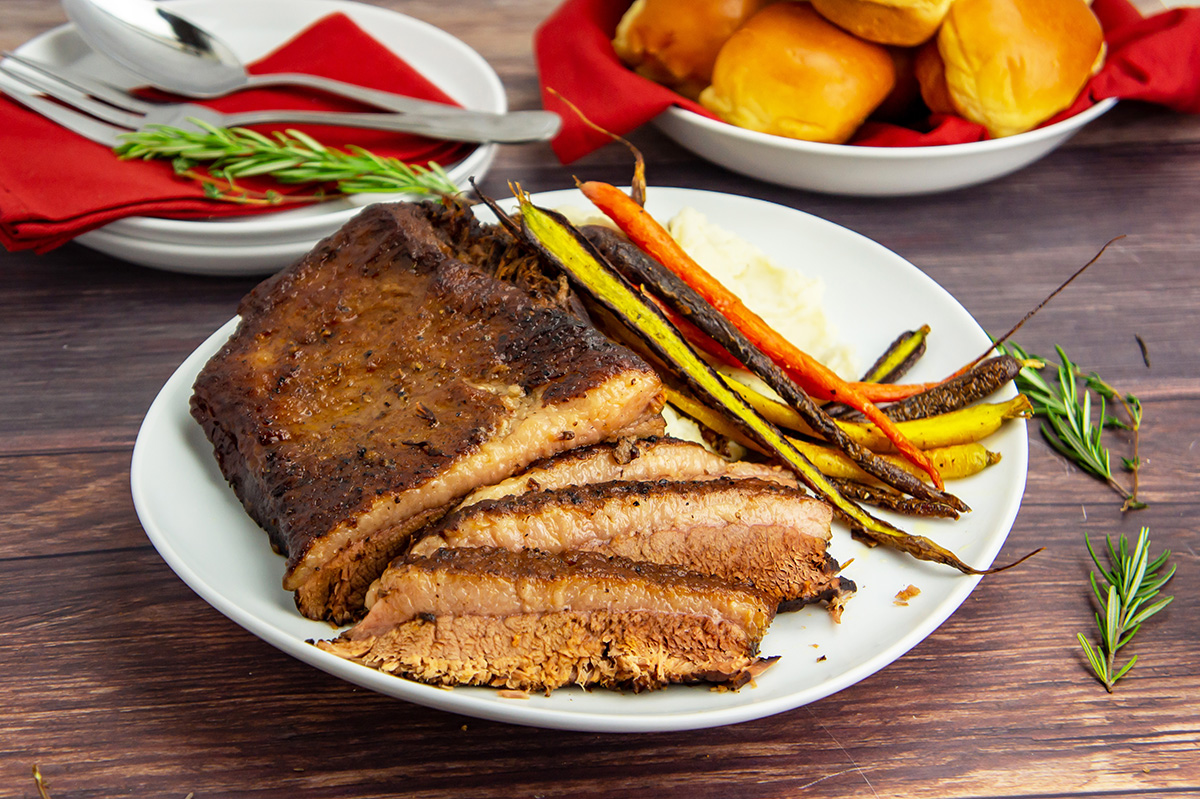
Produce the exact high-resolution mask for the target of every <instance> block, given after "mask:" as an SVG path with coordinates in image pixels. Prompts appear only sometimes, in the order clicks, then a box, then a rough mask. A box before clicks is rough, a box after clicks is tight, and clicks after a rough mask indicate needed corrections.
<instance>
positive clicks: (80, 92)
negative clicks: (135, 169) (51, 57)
mask: <svg viewBox="0 0 1200 799" xmlns="http://www.w3.org/2000/svg"><path fill="white" fill-rule="evenodd" d="M4 55H5V56H6V58H5V60H4V61H0V72H3V73H4V74H5V75H6V76H8V78H9V79H10V80H11V81H14V82H15V83H16V84H18V86H17V87H10V86H9V85H8V84H7V83H6V84H5V85H4V86H0V88H5V92H6V93H7V94H8V95H9V96H10V97H12V98H13V99H14V100H17V101H18V102H21V103H23V104H24V105H26V106H28V107H29V108H31V109H32V110H34V111H37V112H38V113H42V114H44V115H45V116H47V117H49V118H51V119H54V120H55V121H56V122H58V123H59V124H64V125H65V126H66V127H69V128H71V129H72V130H75V132H77V133H80V134H81V135H84V136H87V137H88V138H91V139H93V141H99V142H100V143H102V144H106V145H108V146H113V145H114V144H115V143H116V142H117V139H116V138H115V137H116V136H118V135H119V134H120V133H122V132H130V131H140V130H145V129H146V128H147V127H149V126H151V125H168V126H171V127H177V128H184V129H195V130H198V129H199V126H198V125H196V124H195V123H194V122H192V121H191V120H192V119H198V120H201V121H203V122H206V123H208V124H210V125H213V126H215V127H219V128H228V127H239V126H244V125H260V124H267V123H271V122H280V123H293V124H310V125H337V126H339V127H348V128H369V129H372V130H389V131H396V132H400V133H416V134H420V135H423V136H429V137H432V138H436V139H449V140H452V141H466V142H503V143H521V142H529V141H543V140H545V139H549V138H552V137H553V136H554V134H555V133H557V132H558V127H559V125H558V120H557V117H552V118H548V117H546V116H545V115H542V114H541V113H540V112H538V116H537V118H536V124H533V123H535V119H534V118H532V117H531V116H529V115H525V114H524V112H519V111H518V112H514V113H509V114H492V113H488V112H483V111H469V110H466V109H461V108H455V107H452V106H448V107H447V110H446V111H445V112H405V113H355V112H348V113H341V112H330V111H294V110H287V109H278V110H267V111H246V112H241V113H235V114H223V113H220V112H218V111H214V110H213V109H211V108H208V107H207V106H203V105H198V104H196V103H152V102H148V101H146V100H143V99H141V98H139V97H134V96H133V95H131V94H127V93H126V92H123V91H121V90H120V89H116V88H114V87H112V86H109V85H108V84H105V83H101V82H99V81H93V80H90V79H88V78H85V77H82V76H79V75H68V74H66V73H64V72H62V71H59V70H56V69H55V68H53V67H51V66H50V65H48V64H44V63H41V62H39V61H34V60H33V59H30V58H25V57H23V56H19V55H15V54H13V53H5V54H4ZM10 62H13V63H16V64H20V65H21V67H24V69H21V68H18V67H16V66H13V63H10ZM18 87H19V88H20V89H24V90H25V91H11V90H10V88H13V89H16V88H18ZM29 90H32V91H33V92H40V93H42V94H45V95H47V96H49V97H53V98H54V99H56V100H58V101H59V102H61V103H66V104H67V105H69V106H71V107H72V108H75V109H77V110H79V111H82V112H84V113H85V114H87V115H89V116H90V117H93V118H95V119H98V120H102V121H103V122H105V123H108V124H107V125H106V126H105V127H106V128H107V127H109V126H112V127H114V128H116V129H117V130H116V131H115V132H114V131H112V130H105V129H94V128H93V127H89V126H84V125H81V126H79V127H78V128H77V127H73V126H72V125H66V124H65V123H64V122H63V115H61V114H59V115H55V114H53V113H50V111H52V109H48V108H47V106H48V105H55V104H53V103H49V102H48V101H46V100H44V99H42V100H41V101H40V102H36V101H37V100H38V99H39V98H36V96H35V95H33V94H31V92H30V91H29ZM30 99H33V100H35V102H32V103H31V102H29V100H30ZM59 107H60V108H61V106H59ZM79 128H83V129H84V130H88V131H89V132H84V131H83V130H81V129H79Z"/></svg>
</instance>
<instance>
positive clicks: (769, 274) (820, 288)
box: [667, 208, 857, 380]
mask: <svg viewBox="0 0 1200 799" xmlns="http://www.w3.org/2000/svg"><path fill="white" fill-rule="evenodd" d="M667 230H669V231H670V233H671V235H672V236H673V237H674V238H675V240H676V241H677V242H679V245H680V246H681V247H683V249H684V250H686V251H687V254H688V255H690V256H692V257H693V258H695V259H696V262H697V263H699V264H700V265H701V266H703V267H704V268H705V269H706V270H708V272H709V273H710V274H711V275H712V276H713V277H715V278H716V279H717V280H719V281H721V283H723V284H724V285H725V286H727V287H728V288H729V289H730V290H731V291H733V292H734V293H735V294H737V296H738V299H740V300H741V301H742V302H744V303H746V306H747V307H749V308H750V310H752V311H754V312H755V313H757V314H758V315H759V316H761V317H762V318H763V319H764V320H766V322H767V324H769V325H770V326H771V327H773V328H775V330H777V331H778V332H779V333H780V334H782V335H783V337H784V338H786V339H788V340H789V341H791V342H792V343H793V344H795V345H796V346H797V347H799V348H800V349H802V350H804V351H805V352H807V353H808V354H809V355H811V356H813V357H814V358H816V359H817V360H818V361H820V362H821V363H823V364H825V365H826V366H828V367H829V368H830V369H832V370H833V371H835V372H837V373H838V375H840V376H841V377H844V378H846V379H847V380H855V379H857V375H856V364H855V357H854V352H853V350H852V349H851V348H850V347H848V346H847V345H845V344H843V343H841V342H840V341H838V335H837V330H836V329H835V328H834V326H833V324H832V323H831V322H830V321H829V319H828V318H827V317H826V316H825V310H824V308H823V307H822V301H823V299H824V295H825V284H824V283H822V282H821V281H819V280H815V279H813V278H809V277H805V276H804V275H802V274H801V273H800V272H797V271H796V270H795V269H787V268H785V267H782V266H780V265H779V264H777V263H775V262H774V261H772V260H771V259H770V258H768V257H767V255H766V254H765V253H763V252H762V251H761V250H759V249H758V248H757V247H755V246H754V245H753V244H751V243H750V242H748V241H746V240H744V239H742V238H740V237H738V236H736V235H734V234H733V233H730V232H729V231H727V230H724V229H722V228H721V227H720V226H719V225H715V224H713V223H712V222H709V221H708V219H707V218H706V217H705V216H704V214H702V213H700V212H699V211H697V210H695V209H692V208H684V209H683V210H682V211H680V212H679V213H678V214H676V215H675V218H674V219H672V220H671V221H670V222H668V223H667Z"/></svg>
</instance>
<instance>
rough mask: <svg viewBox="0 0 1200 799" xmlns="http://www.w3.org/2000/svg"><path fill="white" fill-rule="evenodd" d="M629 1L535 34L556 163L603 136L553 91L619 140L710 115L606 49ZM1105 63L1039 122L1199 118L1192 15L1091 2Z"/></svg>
mask: <svg viewBox="0 0 1200 799" xmlns="http://www.w3.org/2000/svg"><path fill="white" fill-rule="evenodd" d="M628 7H629V2H628V0H566V2H564V3H563V4H562V5H561V6H560V7H559V8H558V10H556V11H555V12H554V14H552V15H551V16H550V17H549V18H548V19H547V20H546V21H545V22H543V23H542V25H541V26H540V27H539V28H538V30H537V33H536V35H535V37H534V49H535V53H536V57H537V65H538V74H539V76H540V78H541V84H542V103H543V104H544V105H545V107H546V108H547V109H549V110H551V111H557V112H558V113H559V114H560V115H561V116H562V118H563V129H562V132H561V133H560V134H559V135H558V137H557V138H556V139H555V140H554V142H553V147H554V151H555V153H557V155H558V157H559V159H561V160H562V162H563V163H564V164H566V163H570V162H571V161H574V160H576V159H578V158H581V157H582V156H584V155H587V154H588V153H590V152H591V151H593V150H595V149H597V148H599V147H601V146H603V145H605V144H608V143H609V142H610V141H611V139H609V138H608V137H606V136H605V135H604V134H602V133H598V132H597V131H594V130H592V129H591V128H589V127H587V126H586V125H584V124H583V123H582V122H581V121H580V120H579V118H578V117H577V116H576V115H575V113H574V112H572V111H571V109H570V108H569V107H568V106H567V104H566V103H564V102H563V101H562V100H561V99H560V98H558V97H556V96H555V95H554V94H551V93H550V91H549V89H551V88H553V89H554V90H555V91H557V92H559V93H560V94H561V95H562V96H563V97H566V98H567V99H568V100H570V101H571V102H572V103H574V104H575V105H577V106H578V107H579V109H580V110H581V111H583V113H584V114H585V115H586V116H587V117H588V118H589V119H591V120H592V121H593V122H595V123H596V124H597V125H599V126H601V127H602V128H604V129H606V130H609V131H612V132H613V133H617V134H622V135H623V134H626V133H628V132H629V131H631V130H633V129H634V128H636V127H638V126H639V125H641V124H643V123H645V122H649V121H650V120H651V119H653V118H654V117H656V116H658V115H659V114H660V113H662V112H663V111H664V110H666V109H667V108H668V107H670V106H672V105H676V106H680V107H681V108H686V109H688V110H690V111H695V112H696V113H698V114H703V115H704V116H706V117H709V118H710V119H716V117H715V116H714V115H713V114H712V113H711V112H709V111H708V110H706V109H705V108H703V107H701V106H700V105H698V104H697V103H694V102H692V101H691V100H688V99H687V98H685V97H681V96H680V95H678V94H676V93H675V92H673V91H671V90H670V89H667V88H665V87H663V86H660V85H658V84H657V83H654V82H653V81H650V80H647V79H646V78H643V77H641V76H640V75H638V74H636V73H635V72H633V71H632V70H630V69H627V68H626V67H625V66H624V65H623V64H622V63H621V62H620V60H618V58H617V56H616V54H615V53H614V52H613V48H612V44H611V42H612V38H613V34H614V32H615V31H616V27H617V22H619V21H620V19H621V15H622V14H623V13H624V12H625V9H627V8H628ZM1092 9H1093V11H1095V12H1096V16H1097V17H1099V19H1100V22H1101V25H1103V27H1104V31H1105V38H1106V40H1107V42H1108V57H1107V60H1106V62H1105V65H1104V68H1103V70H1102V71H1101V72H1100V74H1098V75H1097V76H1096V77H1094V78H1093V79H1092V81H1091V82H1090V83H1089V84H1088V87H1087V89H1086V90H1085V91H1084V92H1083V93H1082V94H1081V95H1080V98H1079V100H1078V101H1076V103H1075V105H1074V106H1072V107H1071V108H1070V109H1068V110H1067V111H1065V112H1063V113H1062V114H1059V115H1058V116H1057V117H1055V118H1054V119H1051V120H1049V121H1048V122H1046V123H1045V124H1051V123H1053V122H1056V121H1058V120H1060V119H1063V118H1065V117H1067V116H1071V115H1073V114H1076V113H1079V112H1080V111H1082V110H1083V109H1085V108H1087V107H1089V106H1091V105H1094V104H1095V103H1096V102H1097V101H1099V100H1102V99H1105V98H1107V97H1117V98H1120V99H1124V100H1143V101H1146V102H1151V103H1157V104H1159V105H1165V106H1167V107H1168V108H1172V109H1174V110H1176V111H1182V112H1187V113H1200V9H1196V8H1187V9H1175V10H1172V11H1167V12H1164V13H1162V14H1158V15H1156V16H1154V17H1150V18H1148V19H1142V17H1141V15H1140V14H1138V12H1137V10H1136V9H1134V8H1133V7H1132V6H1131V5H1130V4H1129V3H1128V2H1127V0H1095V2H1094V3H1093V5H1092ZM987 137H988V136H987V131H985V130H984V129H983V128H982V127H981V126H979V125H976V124H975V123H973V122H968V121H967V120H965V119H961V118H959V117H955V116H950V115H944V114H935V115H932V116H930V117H929V119H928V120H927V121H926V126H925V128H924V129H923V130H913V129H911V128H905V127H900V126H898V125H891V124H885V123H878V122H869V123H868V124H866V125H864V126H863V128H862V129H861V130H860V131H859V132H858V134H857V135H856V137H855V139H854V141H853V142H852V144H857V145H863V146H873V147H920V146H928V145H937V144H958V143H962V142H972V141H981V140H983V139H986V138H987Z"/></svg>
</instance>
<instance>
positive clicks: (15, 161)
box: [0, 14, 475, 252]
mask: <svg viewBox="0 0 1200 799" xmlns="http://www.w3.org/2000/svg"><path fill="white" fill-rule="evenodd" d="M249 69H250V71H251V72H253V73H256V74H267V73H274V72H307V73H310V74H313V75H322V76H324V77H328V78H335V79H338V80H343V81H346V82H348V83H357V84H360V85H362V86H368V87H370V88H373V89H383V90H386V91H391V92H395V93H397V94H405V95H409V96H411V97H417V98H420V99H423V100H435V101H438V102H443V103H450V104H455V103H454V101H453V100H452V99H451V98H450V97H449V96H448V95H446V94H445V93H444V92H442V91H441V90H440V89H439V88H438V87H437V86H435V85H433V84H432V83H431V82H429V81H428V80H427V79H426V78H424V77H423V76H422V75H421V74H420V73H418V72H417V71H416V70H415V69H413V68H412V67H411V66H409V65H408V64H407V63H405V62H404V61H403V60H402V59H400V58H399V57H398V56H396V55H395V54H394V53H392V52H391V51H390V50H388V49H387V48H386V47H384V46H383V45H382V44H380V43H379V42H377V41H376V40H375V39H373V38H371V36H369V35H368V34H367V33H366V32H364V31H363V30H362V29H361V28H359V27H358V26H357V25H356V24H355V23H354V22H353V21H352V20H351V19H350V18H349V17H347V16H345V15H343V14H333V15H330V16H328V17H325V18H323V19H321V20H318V21H317V22H315V23H313V25H312V26H310V27H309V28H307V29H306V30H304V31H303V32H301V33H300V34H298V35H297V36H296V37H295V38H293V39H292V40H291V41H289V42H287V43H286V44H284V45H283V46H281V47H280V48H279V49H277V50H276V51H275V52H273V53H271V54H269V55H267V56H266V57H264V58H262V59H261V60H259V61H257V62H255V63H254V64H252V65H250V67H249ZM204 104H206V105H209V106H212V107H213V108H216V109H217V110H219V111H227V112H234V111H248V110H256V109H265V108H296V109H310V110H328V111H362V110H378V109H369V108H365V107H364V106H362V105H360V104H358V103H355V102H353V101H349V100H343V99H341V98H339V97H333V96H330V95H326V94H324V93H321V92H313V91H309V90H304V89H298V88H289V87H270V88H263V89H250V90H246V91H242V92H239V93H237V94H232V95H229V96H228V97H223V98H219V99H216V100H211V101H204ZM283 127H288V128H296V129H298V130H302V131H304V132H306V133H308V134H310V135H311V136H313V137H314V138H316V139H317V140H318V141H320V142H321V143H323V144H326V145H329V146H334V147H344V146H345V145H346V144H356V145H359V146H361V147H365V148H367V149H368V150H371V151H372V152H375V153H378V154H380V155H385V156H394V157H396V158H399V159H401V160H404V161H406V162H409V163H416V164H422V165H424V164H427V163H428V162H429V161H436V162H438V163H439V164H441V165H443V166H448V165H449V164H451V163H453V162H455V161H458V160H460V159H461V158H463V157H464V156H465V155H466V154H467V153H468V152H470V150H471V149H472V148H473V147H474V146H475V145H467V144H462V143H460V142H446V141H440V140H436V139H428V138H425V137H422V136H413V135H408V134H402V133H390V132H386V131H371V130H362V129H359V128H339V127H331V126H302V125H286V126H285V125H279V124H276V125H270V126H257V127H256V129H257V130H260V131H264V132H267V131H270V130H278V129H281V128H283ZM0 153H2V154H3V155H2V156H0V243H2V244H3V245H4V246H5V247H6V248H7V249H9V250H25V249H33V250H36V251H38V252H45V251H47V250H50V249H53V248H54V247H57V246H59V245H61V244H64V243H66V242H68V241H70V240H71V239H73V238H74V237H75V236H78V235H79V234H81V233H85V232H87V231H89V230H93V229H95V228H98V227H101V226H102V225H106V224H108V223H109V222H112V221H113V220H116V219H121V218H123V217H128V216H139V215H149V216H160V217H169V218H173V219H214V218H220V217H230V216H242V215H246V214H255V213H263V212H264V211H265V212H270V211H273V210H278V208H279V207H280V206H269V207H267V208H263V207H261V206H245V205H235V204H232V203H225V202H219V201H213V200H207V199H205V198H204V192H203V190H202V188H201V187H200V185H199V184H198V183H196V182H194V181H191V180H187V179H182V178H178V177H176V176H175V175H174V173H173V171H172V169H171V165H170V162H169V161H147V162H142V161H120V160H118V159H117V157H116V156H115V155H113V153H112V151H111V150H109V149H108V148H107V147H104V146H103V145H100V144H96V143H95V142H92V141H90V140H88V139H85V138H83V137H82V136H77V135H76V134H74V133H71V132H70V131H68V130H67V129H66V128H63V127H61V126H59V125H57V124H55V123H54V122H51V121H50V120H48V119H46V118H44V117H42V116H39V115H38V114H36V113H34V112H33V111H29V110H27V109H26V108H25V107H24V106H22V105H19V104H18V103H16V102H15V101H13V100H10V99H9V98H8V97H6V96H4V95H3V94H0ZM251 185H253V187H255V188H262V187H264V186H266V185H268V184H266V183H265V182H262V183H256V184H251V183H249V182H247V186H251ZM271 188H275V189H277V190H279V191H281V192H284V193H288V192H291V193H296V192H301V191H307V190H308V189H305V188H301V187H295V186H278V185H271ZM284 207H286V206H284Z"/></svg>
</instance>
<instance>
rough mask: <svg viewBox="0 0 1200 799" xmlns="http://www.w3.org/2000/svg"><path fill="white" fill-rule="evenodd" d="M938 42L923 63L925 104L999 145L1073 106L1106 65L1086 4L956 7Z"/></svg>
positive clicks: (968, 3) (1014, 2)
mask: <svg viewBox="0 0 1200 799" xmlns="http://www.w3.org/2000/svg"><path fill="white" fill-rule="evenodd" d="M936 42H937V46H936V48H930V47H929V46H926V47H925V48H923V50H922V52H921V53H920V55H919V56H918V59H917V77H918V79H919V80H920V81H921V94H922V96H923V97H924V98H925V102H926V103H927V104H928V105H929V106H930V108H931V109H933V110H935V111H937V110H953V111H954V112H956V113H958V114H960V115H961V116H963V117H966V118H967V119H969V120H971V121H973V122H978V123H979V124H980V125H983V126H984V127H985V128H987V130H988V133H989V134H990V135H991V136H993V137H999V136H1011V135H1013V134H1015V133H1021V132H1023V131H1026V130H1029V129H1031V128H1033V127H1036V126H1037V125H1038V124H1040V123H1041V122H1044V121H1046V120H1047V119H1049V118H1050V117H1052V116H1054V115H1055V114H1057V113H1058V112H1059V111H1062V110H1063V109H1065V108H1067V107H1068V106H1070V105H1071V103H1073V102H1074V101H1075V98H1076V97H1078V96H1079V93H1080V91H1082V90H1083V87H1084V86H1085V85H1086V84H1087V82H1088V79H1089V78H1090V77H1091V76H1092V75H1094V74H1095V73H1096V71H1097V70H1098V69H1099V68H1100V66H1101V64H1103V62H1104V33H1103V31H1102V30H1101V29H1100V23H1099V21H1098V20H1097V19H1096V16H1095V15H1094V14H1093V13H1092V11H1091V9H1090V8H1088V6H1087V5H1086V4H1085V3H1084V1H1083V0H955V2H954V4H953V5H952V6H951V7H950V12H949V13H948V14H947V15H946V19H945V21H944V22H943V23H942V27H941V30H939V31H938V35H937V39H936ZM947 100H948V101H949V104H950V105H951V106H952V109H946V108H944V107H943V106H944V105H945V104H946V102H947Z"/></svg>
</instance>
